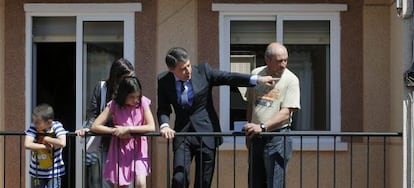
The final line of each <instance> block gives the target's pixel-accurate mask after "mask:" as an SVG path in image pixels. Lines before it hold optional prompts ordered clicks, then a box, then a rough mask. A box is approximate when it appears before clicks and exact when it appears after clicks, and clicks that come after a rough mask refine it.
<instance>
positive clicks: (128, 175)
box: [103, 96, 151, 186]
mask: <svg viewBox="0 0 414 188" xmlns="http://www.w3.org/2000/svg"><path fill="white" fill-rule="evenodd" d="M141 101H142V104H141V107H138V108H137V107H135V106H125V107H123V108H122V109H121V108H119V107H118V105H116V103H115V101H113V100H112V101H110V102H109V103H108V107H109V109H110V110H111V112H112V116H113V121H114V125H125V126H130V125H134V126H141V125H142V124H144V123H145V122H144V121H145V119H144V108H149V105H150V104H151V100H149V99H148V98H146V97H144V96H142V100H141ZM150 172H151V168H150V161H149V157H148V143H147V137H145V136H137V137H132V138H128V139H120V138H118V137H117V136H112V137H111V143H110V145H109V149H108V155H107V158H106V161H105V166H104V173H103V176H104V178H105V179H106V180H108V181H110V182H112V183H114V184H118V185H120V186H123V185H129V184H131V183H132V182H134V178H135V174H141V175H148V174H149V173H150Z"/></svg>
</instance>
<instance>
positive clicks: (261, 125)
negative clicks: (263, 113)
mask: <svg viewBox="0 0 414 188" xmlns="http://www.w3.org/2000/svg"><path fill="white" fill-rule="evenodd" d="M260 128H261V129H262V132H266V125H265V124H264V123H260Z"/></svg>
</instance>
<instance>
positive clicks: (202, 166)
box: [198, 136, 211, 188]
mask: <svg viewBox="0 0 414 188" xmlns="http://www.w3.org/2000/svg"><path fill="white" fill-rule="evenodd" d="M200 140H201V141H200V161H199V163H200V164H201V165H200V168H199V169H198V170H199V172H198V173H200V177H199V178H200V179H199V182H200V186H201V188H203V175H202V174H203V168H205V166H204V163H203V136H200ZM210 186H211V185H210Z"/></svg>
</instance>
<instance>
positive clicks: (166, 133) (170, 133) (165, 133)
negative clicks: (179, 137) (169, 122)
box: [160, 127, 175, 139]
mask: <svg viewBox="0 0 414 188" xmlns="http://www.w3.org/2000/svg"><path fill="white" fill-rule="evenodd" d="M160 133H161V135H162V137H164V138H166V139H172V138H174V135H175V131H174V130H173V129H171V128H170V127H164V128H162V129H161V130H160Z"/></svg>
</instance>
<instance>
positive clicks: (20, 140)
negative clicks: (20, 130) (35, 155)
mask: <svg viewBox="0 0 414 188" xmlns="http://www.w3.org/2000/svg"><path fill="white" fill-rule="evenodd" d="M23 138H24V137H23ZM19 146H20V151H19V156H20V157H19V159H22V157H25V156H23V149H22V148H21V147H22V136H19ZM23 147H24V146H23ZM3 164H4V163H3ZM22 175H23V170H22V162H21V161H20V163H19V177H22ZM19 187H22V179H20V181H19Z"/></svg>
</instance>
